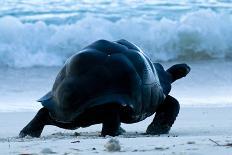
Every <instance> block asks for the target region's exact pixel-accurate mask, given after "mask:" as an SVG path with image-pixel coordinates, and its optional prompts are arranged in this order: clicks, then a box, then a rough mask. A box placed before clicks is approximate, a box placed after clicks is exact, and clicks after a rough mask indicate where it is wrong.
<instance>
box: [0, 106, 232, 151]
mask: <svg viewBox="0 0 232 155" xmlns="http://www.w3.org/2000/svg"><path fill="white" fill-rule="evenodd" d="M231 111H232V107H184V108H182V109H181V112H180V114H179V117H178V119H177V121H176V123H175V124H174V126H173V128H172V130H171V131H170V133H169V134H168V135H161V136H150V135H145V134H144V133H145V130H146V127H147V126H148V124H149V123H150V121H151V120H152V117H153V116H152V117H150V118H148V119H146V120H144V121H143V122H140V123H136V124H129V125H128V124H122V127H123V128H124V129H126V131H127V132H126V133H125V134H124V135H121V136H118V137H115V139H116V140H118V141H119V145H120V147H121V149H120V150H118V151H116V152H114V153H113V154H178V155H182V154H188V155H189V154H191V155H204V154H215V155H217V154H220V155H228V154H232V147H231V146H230V143H232V130H231V128H232V115H231ZM34 114H35V113H33V112H16V113H0V117H1V120H0V137H1V138H0V154H60V155H64V154H109V153H112V152H110V150H108V148H107V147H106V144H107V143H109V140H110V139H111V138H112V137H100V136H99V135H100V131H101V125H95V126H91V127H89V128H80V129H77V130H74V131H71V130H63V129H59V128H56V127H52V126H46V127H45V130H44V131H43V133H42V136H41V137H40V138H31V137H26V138H18V137H17V135H18V133H19V131H20V129H21V128H22V127H23V126H24V125H26V123H27V122H28V121H29V120H30V119H31V118H32V117H33V115H34ZM213 141H215V142H216V143H218V144H219V145H221V146H219V145H218V144H216V143H215V142H213ZM226 145H228V146H226Z"/></svg>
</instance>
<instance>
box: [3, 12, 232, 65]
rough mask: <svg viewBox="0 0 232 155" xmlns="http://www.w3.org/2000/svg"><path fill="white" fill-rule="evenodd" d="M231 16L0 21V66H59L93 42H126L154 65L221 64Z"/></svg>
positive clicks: (229, 50) (227, 52)
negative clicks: (208, 61)
mask: <svg viewBox="0 0 232 155" xmlns="http://www.w3.org/2000/svg"><path fill="white" fill-rule="evenodd" d="M231 27H232V15H230V14H225V13H219V12H214V11H212V10H199V11H195V12H190V13H187V14H185V15H183V16H181V17H180V18H179V19H175V20H174V19H169V18H162V19H160V20H155V19H154V20H147V19H146V18H143V17H138V18H135V17H133V18H132V17H131V18H124V19H120V20H117V21H111V20H107V19H105V18H100V17H98V18H96V17H94V16H90V15H89V16H86V17H84V18H82V19H80V20H78V21H77V22H75V23H72V24H62V25H56V24H46V23H45V22H43V21H37V22H35V23H29V22H22V21H20V19H18V18H15V17H12V16H5V17H1V18H0V66H9V67H16V68H18V67H19V68H20V67H33V66H60V65H62V64H63V63H64V61H65V60H66V59H67V58H68V57H69V56H71V55H72V54H74V53H76V52H78V51H79V50H81V49H82V48H83V47H85V46H86V45H88V44H90V43H92V42H94V41H96V40H98V39H107V40H111V41H114V40H118V39H122V38H123V39H127V40H128V41H130V42H133V43H135V44H136V45H138V46H139V47H141V48H142V49H143V50H144V52H145V53H147V54H148V55H149V56H150V58H151V59H152V60H153V61H157V60H159V61H170V60H196V59H215V58H216V59H221V58H222V59H223V58H231V54H232V44H231V43H232V37H231V36H232V29H231Z"/></svg>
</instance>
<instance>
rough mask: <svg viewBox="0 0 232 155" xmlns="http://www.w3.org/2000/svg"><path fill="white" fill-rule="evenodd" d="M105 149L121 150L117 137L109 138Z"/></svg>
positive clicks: (110, 150) (111, 150)
mask: <svg viewBox="0 0 232 155" xmlns="http://www.w3.org/2000/svg"><path fill="white" fill-rule="evenodd" d="M104 147H105V148H106V151H108V152H117V151H120V150H121V146H120V144H119V141H118V140H117V139H114V138H111V139H110V140H109V141H108V142H107V143H106V144H105V145H104Z"/></svg>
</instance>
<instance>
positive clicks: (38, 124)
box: [19, 108, 49, 138]
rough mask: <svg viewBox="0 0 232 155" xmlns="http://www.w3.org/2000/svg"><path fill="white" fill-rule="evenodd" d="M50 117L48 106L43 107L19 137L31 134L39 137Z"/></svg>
mask: <svg viewBox="0 0 232 155" xmlns="http://www.w3.org/2000/svg"><path fill="white" fill-rule="evenodd" d="M48 119H49V112H48V110H47V109H46V108H41V109H40V110H39V111H38V113H37V114H36V116H35V117H34V118H33V119H32V120H31V121H30V122H29V123H28V124H27V126H25V127H24V128H23V129H22V130H21V131H20V133H19V137H21V138H22V137H25V136H27V135H28V136H31V137H39V136H40V135H41V133H42V131H43V128H44V126H45V125H46V124H47V121H48Z"/></svg>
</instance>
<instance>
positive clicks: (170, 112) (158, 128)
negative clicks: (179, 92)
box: [146, 95, 180, 135]
mask: <svg viewBox="0 0 232 155" xmlns="http://www.w3.org/2000/svg"><path fill="white" fill-rule="evenodd" d="M179 110H180V105H179V102H178V101H177V100H176V99H175V98H174V97H172V96H170V95H168V96H167V97H166V99H165V100H164V102H163V103H162V104H161V105H160V106H159V107H158V109H157V112H156V114H155V118H154V119H153V121H152V123H151V124H150V125H149V126H148V128H147V131H146V133H147V134H151V135H159V134H167V133H169V131H170V129H171V127H172V125H173V124H174V121H175V120H176V117H177V115H178V113H179Z"/></svg>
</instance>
